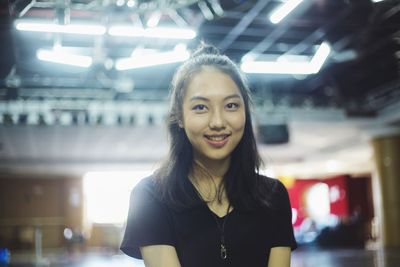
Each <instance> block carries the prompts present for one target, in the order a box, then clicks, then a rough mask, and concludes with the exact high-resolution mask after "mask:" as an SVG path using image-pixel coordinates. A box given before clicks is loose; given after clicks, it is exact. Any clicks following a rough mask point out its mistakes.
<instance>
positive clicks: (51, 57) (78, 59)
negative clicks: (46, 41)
mask: <svg viewBox="0 0 400 267" xmlns="http://www.w3.org/2000/svg"><path fill="white" fill-rule="evenodd" d="M36 56H37V58H38V59H40V60H43V61H49V62H53V63H59V64H64V65H71V66H76V67H83V68H88V67H90V66H91V65H92V62H93V59H92V58H91V57H88V56H81V55H73V54H68V53H65V52H63V51H57V50H56V51H52V50H44V49H39V50H38V51H37V52H36Z"/></svg>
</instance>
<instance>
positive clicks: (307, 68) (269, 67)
mask: <svg viewBox="0 0 400 267" xmlns="http://www.w3.org/2000/svg"><path fill="white" fill-rule="evenodd" d="M330 51H331V48H330V47H329V45H328V44H327V43H325V42H324V43H322V44H321V45H320V46H319V48H318V50H317V51H316V52H315V54H314V56H313V57H312V59H311V60H310V61H303V62H301V61H295V62H293V61H286V60H282V59H280V58H278V61H253V60H249V59H248V58H246V56H244V57H243V58H244V59H245V60H242V64H241V66H240V67H241V69H242V70H243V71H244V72H246V73H270V74H305V75H308V74H315V73H318V72H319V70H320V69H321V67H322V65H323V64H324V62H325V61H326V59H327V58H328V56H329V53H330ZM287 58H290V57H287Z"/></svg>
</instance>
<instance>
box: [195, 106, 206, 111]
mask: <svg viewBox="0 0 400 267" xmlns="http://www.w3.org/2000/svg"><path fill="white" fill-rule="evenodd" d="M206 108H207V107H206V106H205V105H201V104H200V105H196V106H194V107H193V108H192V109H193V110H197V111H204V110H206Z"/></svg>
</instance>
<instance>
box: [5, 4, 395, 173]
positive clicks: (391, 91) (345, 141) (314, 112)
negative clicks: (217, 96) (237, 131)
mask: <svg viewBox="0 0 400 267" xmlns="http://www.w3.org/2000/svg"><path fill="white" fill-rule="evenodd" d="M282 2H285V1H278V0H270V1H267V0H265V1H255V0H254V1H251V0H249V1H244V0H233V1H223V0H220V1H218V0H212V1H210V0H208V1H194V0H191V1H190V0H186V1H185V0H158V1H148V0H147V1H144V0H129V1H125V0H91V1H90V0H54V1H46V0H36V1H35V0H31V1H29V0H9V1H8V3H7V2H6V1H2V3H1V4H0V40H1V43H2V45H1V49H0V172H3V173H10V172H11V173H12V172H28V171H32V170H33V171H38V172H49V171H51V170H53V171H54V172H72V170H74V172H83V171H87V170H89V169H96V170H99V169H124V168H127V169H129V168H131V167H132V164H141V165H140V166H142V167H140V168H144V167H143V166H144V165H146V166H154V162H157V161H159V160H160V159H161V158H162V157H163V156H164V155H165V154H166V151H167V145H166V137H165V135H166V134H165V132H164V130H163V118H164V117H165V113H166V111H167V102H166V99H167V95H168V89H169V83H170V80H171V78H172V75H173V73H174V71H175V69H176V67H177V66H178V63H173V64H167V65H161V66H155V67H147V68H141V69H134V70H125V71H119V70H117V69H116V68H115V64H116V62H117V60H118V59H119V58H123V57H129V56H130V55H131V54H132V51H134V49H137V48H141V49H143V48H145V49H156V50H160V51H167V50H172V49H173V48H174V47H175V46H176V45H177V44H178V43H179V42H181V40H176V39H171V38H163V39H151V38H131V37H115V36H112V35H110V34H107V33H106V34H103V35H96V36H94V35H79V36H78V35H73V34H55V33H48V32H26V31H18V30H16V28H15V23H16V22H17V21H32V20H33V21H55V22H56V23H59V24H68V22H70V23H81V22H85V23H91V24H98V25H104V26H106V27H111V26H112V25H114V24H128V23H129V24H135V25H136V24H145V23H146V21H148V20H149V19H150V18H151V17H153V16H154V14H156V13H157V14H159V15H160V16H159V18H160V21H159V25H169V26H170V25H176V26H179V27H190V28H192V29H194V30H195V31H196V33H197V36H196V38H194V39H191V40H187V41H185V44H186V45H187V47H188V49H189V50H193V49H195V48H196V47H197V46H198V44H199V42H200V41H201V40H203V41H205V42H207V43H210V44H213V45H215V46H217V47H218V48H219V49H220V50H221V52H222V53H224V54H226V55H228V56H229V57H231V58H232V59H233V60H234V61H236V62H237V63H238V64H241V62H242V60H244V59H243V57H244V56H245V55H247V56H249V55H250V56H252V57H253V58H256V59H260V60H261V59H268V60H269V59H273V60H275V59H276V58H277V57H278V56H282V55H286V56H291V55H295V56H304V57H306V58H311V57H312V56H313V55H314V54H315V52H316V49H317V48H318V46H319V45H320V44H321V43H323V42H326V43H328V44H329V45H330V47H331V53H330V55H329V57H328V58H327V60H326V61H325V63H324V64H323V66H322V68H321V69H320V71H319V72H318V73H317V74H313V75H300V74H296V75H292V74H247V76H248V78H249V82H250V85H251V90H252V91H253V95H254V102H255V114H256V116H255V119H256V124H257V125H285V126H287V129H288V133H289V140H288V142H287V143H283V144H276V145H271V144H261V142H260V151H261V154H262V155H263V158H264V160H265V161H266V163H267V165H268V166H274V168H275V169H276V172H277V173H280V174H282V173H287V174H290V175H297V176H304V177H307V176H308V177H309V176H316V175H327V174H329V175H333V174H337V173H360V172H369V171H371V169H372V168H373V166H372V159H373V151H372V150H371V148H370V145H369V142H370V140H371V138H374V137H375V136H377V135H382V134H388V133H389V134H391V133H398V129H399V127H400V88H399V87H400V76H399V73H400V68H399V66H400V65H399V58H400V3H399V2H398V1H395V0H384V1H380V2H377V3H375V2H374V1H371V0H304V1H303V2H302V3H301V4H300V5H299V6H298V7H297V8H296V9H295V10H294V11H293V12H292V13H290V14H289V16H287V17H286V18H284V19H283V20H282V21H281V22H280V23H277V24H273V23H271V22H270V21H269V20H268V15H269V14H271V12H272V11H273V10H274V9H276V8H277V7H278V6H279V5H281V4H282ZM55 46H62V47H63V48H64V49H66V50H67V51H69V52H73V53H75V54H81V55H88V56H91V57H92V58H93V64H92V65H91V67H89V68H77V67H72V66H65V65H60V64H54V63H49V62H43V61H40V60H39V59H37V57H36V52H37V50H38V49H52V48H53V47H55ZM260 134H261V133H260V132H259V135H260ZM259 140H261V138H260V139H259ZM143 164H144V165H143ZM138 166H139V165H138ZM146 168H147V167H146Z"/></svg>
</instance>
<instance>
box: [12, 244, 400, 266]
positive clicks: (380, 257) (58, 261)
mask: <svg viewBox="0 0 400 267" xmlns="http://www.w3.org/2000/svg"><path fill="white" fill-rule="evenodd" d="M8 266H10V267H33V266H49V267H52V266H54V267H144V264H143V262H142V261H140V260H136V259H132V258H130V257H128V256H125V255H122V254H117V253H112V252H110V251H103V252H99V251H96V252H87V253H79V254H76V253H75V254H67V253H65V252H64V253H61V252H57V253H55V252H53V253H51V252H50V253H49V252H48V253H44V255H43V259H41V260H39V261H37V260H35V257H34V256H33V254H30V255H29V254H26V253H25V254H18V253H16V254H15V255H13V254H12V255H11V262H10V264H9V265H8ZM291 266H292V267H400V251H396V250H391V251H388V250H379V249H371V250H364V249H330V250H326V249H325V250H321V249H317V248H299V249H297V250H296V251H294V252H293V254H292V265H291ZM246 267H247V266H246ZM249 267H250V266H249Z"/></svg>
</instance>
